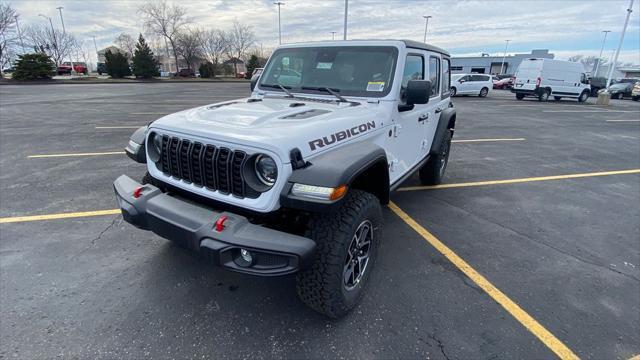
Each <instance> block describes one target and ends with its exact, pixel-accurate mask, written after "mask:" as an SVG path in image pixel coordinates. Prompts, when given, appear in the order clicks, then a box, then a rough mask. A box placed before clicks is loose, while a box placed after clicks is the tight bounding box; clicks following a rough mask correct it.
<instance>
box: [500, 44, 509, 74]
mask: <svg viewBox="0 0 640 360" xmlns="http://www.w3.org/2000/svg"><path fill="white" fill-rule="evenodd" d="M509 41H511V40H505V42H506V44H505V45H504V55H502V64H500V75H502V69H503V68H504V59H505V58H506V57H507V48H508V47H509Z"/></svg>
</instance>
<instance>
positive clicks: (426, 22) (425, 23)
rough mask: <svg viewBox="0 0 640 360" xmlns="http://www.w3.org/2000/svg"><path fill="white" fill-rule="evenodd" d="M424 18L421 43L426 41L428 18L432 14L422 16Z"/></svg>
mask: <svg viewBox="0 0 640 360" xmlns="http://www.w3.org/2000/svg"><path fill="white" fill-rule="evenodd" d="M422 17H423V18H424V19H425V22H424V39H423V40H422V42H423V43H426V42H427V28H428V27H429V19H430V18H432V17H433V16H431V15H429V16H425V15H423V16H422Z"/></svg>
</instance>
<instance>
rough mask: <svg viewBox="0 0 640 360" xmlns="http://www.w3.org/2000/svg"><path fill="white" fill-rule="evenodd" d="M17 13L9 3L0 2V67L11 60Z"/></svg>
mask: <svg viewBox="0 0 640 360" xmlns="http://www.w3.org/2000/svg"><path fill="white" fill-rule="evenodd" d="M17 17H18V14H17V13H16V10H15V9H13V8H12V7H11V6H10V5H9V4H3V3H0V69H1V68H4V66H5V65H7V64H8V63H10V62H11V58H12V57H13V55H14V49H13V46H14V45H15V40H16V36H15V35H16V23H17V20H16V18H17Z"/></svg>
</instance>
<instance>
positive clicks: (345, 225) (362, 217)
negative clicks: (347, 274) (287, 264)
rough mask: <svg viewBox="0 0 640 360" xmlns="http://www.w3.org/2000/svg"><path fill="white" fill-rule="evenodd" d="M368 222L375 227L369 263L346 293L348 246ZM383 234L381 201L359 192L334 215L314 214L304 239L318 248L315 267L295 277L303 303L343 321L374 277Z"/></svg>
mask: <svg viewBox="0 0 640 360" xmlns="http://www.w3.org/2000/svg"><path fill="white" fill-rule="evenodd" d="M367 220H368V221H370V222H371V224H372V225H373V226H372V227H373V229H372V231H373V233H372V234H373V238H372V240H371V245H370V247H369V260H368V262H367V264H366V266H365V267H364V268H365V271H364V272H363V273H362V278H361V280H360V281H359V282H358V283H357V284H356V285H355V287H354V288H352V289H351V290H347V287H346V285H345V280H344V276H343V275H344V267H345V263H346V262H347V260H348V252H349V246H350V245H351V242H352V240H353V238H354V235H355V232H356V230H357V229H358V227H359V226H360V225H361V224H362V223H364V222H366V221H367ZM381 230H382V210H381V208H380V201H379V200H378V198H377V197H375V196H374V195H372V194H370V193H367V192H364V191H360V190H350V191H349V192H348V193H347V195H346V197H345V198H344V199H343V200H342V201H341V203H340V204H339V205H338V208H337V209H335V210H334V211H332V212H330V213H317V214H313V215H312V216H311V218H310V220H309V226H308V230H307V233H306V234H305V235H306V237H308V238H311V239H313V240H314V241H315V242H316V244H317V247H316V253H315V258H314V261H313V264H312V265H311V266H310V267H309V268H308V269H306V270H303V271H301V272H299V273H298V275H297V276H296V289H297V292H298V296H299V297H300V300H302V302H303V303H305V304H306V305H307V306H309V307H310V308H311V309H313V310H315V311H317V312H319V313H321V314H324V315H326V316H328V317H330V318H339V317H342V316H344V315H346V314H347V313H348V312H349V311H350V310H351V309H353V308H354V307H355V306H356V305H357V304H358V303H359V302H360V299H361V298H362V296H363V295H364V291H365V289H366V287H367V284H368V282H369V278H370V277H371V272H372V268H373V266H374V265H375V260H376V257H377V254H378V246H379V244H380V234H381V232H382V231H381Z"/></svg>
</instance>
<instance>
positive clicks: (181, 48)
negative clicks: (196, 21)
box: [175, 29, 202, 69]
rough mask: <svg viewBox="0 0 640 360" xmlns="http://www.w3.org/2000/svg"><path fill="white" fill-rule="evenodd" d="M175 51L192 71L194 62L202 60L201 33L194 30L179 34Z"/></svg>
mask: <svg viewBox="0 0 640 360" xmlns="http://www.w3.org/2000/svg"><path fill="white" fill-rule="evenodd" d="M175 50H176V52H177V53H178V55H180V56H181V57H182V59H184V62H185V63H186V64H187V67H188V68H189V69H194V67H193V65H194V64H195V62H196V61H197V60H198V59H201V58H202V31H201V30H198V29H195V30H187V31H183V32H181V33H180V34H179V35H178V38H177V39H176V48H175Z"/></svg>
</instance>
